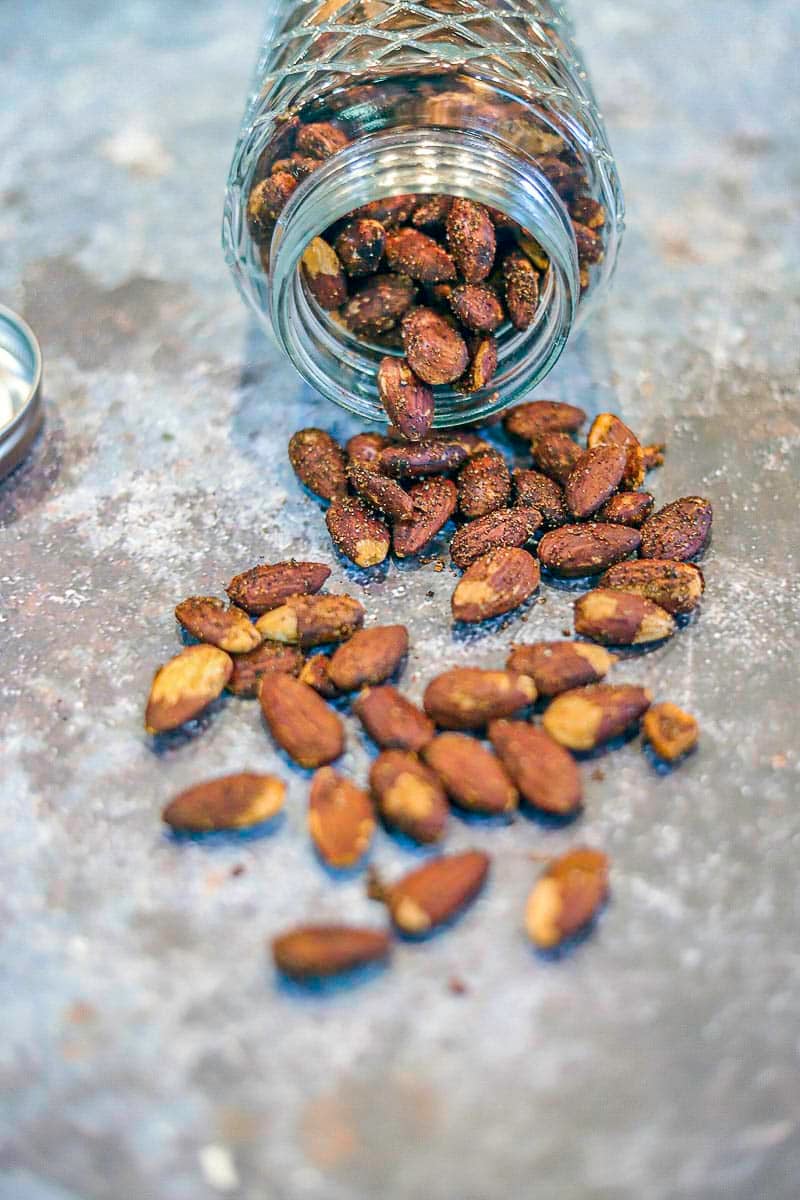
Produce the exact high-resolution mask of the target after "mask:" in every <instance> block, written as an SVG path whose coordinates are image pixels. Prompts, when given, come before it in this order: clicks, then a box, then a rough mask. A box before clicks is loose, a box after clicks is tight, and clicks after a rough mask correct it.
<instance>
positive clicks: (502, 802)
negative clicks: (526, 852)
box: [422, 733, 518, 816]
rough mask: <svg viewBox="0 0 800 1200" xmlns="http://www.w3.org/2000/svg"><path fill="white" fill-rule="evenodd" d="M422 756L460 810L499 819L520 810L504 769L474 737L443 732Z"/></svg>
mask: <svg viewBox="0 0 800 1200" xmlns="http://www.w3.org/2000/svg"><path fill="white" fill-rule="evenodd" d="M422 756H423V758H424V759H425V762H426V763H427V764H428V766H429V767H430V768H431V770H433V771H435V772H436V774H437V775H438V776H439V779H440V780H441V781H442V783H443V784H444V789H445V791H446V792H447V794H448V796H449V797H450V799H451V800H454V801H455V803H456V804H458V805H460V807H461V808H466V809H468V810H469V811H470V812H476V813H484V814H486V815H488V816H498V815H500V814H501V813H509V812H512V811H513V810H514V809H515V808H516V807H517V799H518V797H517V789H516V788H515V787H514V785H513V783H512V782H511V780H510V779H509V777H508V775H507V774H506V771H505V769H504V768H503V766H502V765H501V764H500V762H499V761H498V759H497V758H496V757H495V755H494V754H492V753H491V752H490V751H489V750H487V749H486V747H485V746H483V745H482V744H481V743H480V742H479V741H477V740H476V739H475V738H473V737H469V736H468V735H467V734H465V733H440V734H439V736H438V737H435V738H434V739H433V741H432V742H429V743H428V745H427V746H426V747H425V749H424V751H423V755H422Z"/></svg>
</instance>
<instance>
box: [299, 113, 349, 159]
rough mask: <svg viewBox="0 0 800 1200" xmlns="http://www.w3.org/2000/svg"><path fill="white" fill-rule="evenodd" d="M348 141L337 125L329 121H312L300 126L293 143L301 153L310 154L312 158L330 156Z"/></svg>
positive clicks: (342, 147) (341, 148)
mask: <svg viewBox="0 0 800 1200" xmlns="http://www.w3.org/2000/svg"><path fill="white" fill-rule="evenodd" d="M349 141H350V139H349V137H348V136H347V134H346V133H345V132H344V130H343V129H340V128H339V127H338V125H334V124H333V123H332V122H331V121H314V122H312V123H311V124H309V125H301V126H300V128H299V130H298V131H297V142H296V143H295V145H296V148H297V149H298V150H299V151H300V152H301V153H302V154H310V155H311V156H312V157H313V158H330V157H331V155H332V154H336V152H337V151H338V150H343V149H344V148H345V146H347V145H348V143H349Z"/></svg>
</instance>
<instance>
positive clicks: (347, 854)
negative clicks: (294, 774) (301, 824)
mask: <svg viewBox="0 0 800 1200" xmlns="http://www.w3.org/2000/svg"><path fill="white" fill-rule="evenodd" d="M308 832H309V833H310V835H311V840H312V841H313V843H314V845H315V846H316V848H317V851H318V853H319V855H320V858H322V860H323V861H324V862H326V863H327V864H328V866H329V867H334V868H336V869H337V870H343V869H344V868H347V867H353V866H355V864H356V863H357V862H358V861H359V859H361V858H363V857H364V855H365V854H366V852H367V850H368V849H369V844H370V842H371V841H372V835H373V833H374V832H375V814H374V812H373V809H372V801H371V800H370V798H369V796H368V794H367V793H366V792H365V791H363V790H362V789H361V788H359V787H356V785H355V784H354V783H351V781H350V780H349V779H345V778H344V776H342V775H339V774H338V772H336V771H334V769H333V767H320V769H319V770H318V771H316V772H315V774H314V778H313V779H312V780H311V791H310V792H309V796H308Z"/></svg>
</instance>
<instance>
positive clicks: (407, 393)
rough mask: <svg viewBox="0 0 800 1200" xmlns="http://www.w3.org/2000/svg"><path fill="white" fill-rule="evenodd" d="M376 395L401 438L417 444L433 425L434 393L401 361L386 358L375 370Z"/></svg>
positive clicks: (401, 359)
mask: <svg viewBox="0 0 800 1200" xmlns="http://www.w3.org/2000/svg"><path fill="white" fill-rule="evenodd" d="M378 395H379V396H380V399H381V404H382V405H383V407H384V409H385V410H386V415H387V417H388V418H389V420H390V421H392V422H393V424H394V425H396V426H397V428H398V429H399V431H400V433H402V435H403V437H404V438H407V439H408V440H409V441H411V442H418V441H419V440H420V439H421V438H423V437H424V436H425V434H426V433H427V432H428V430H429V429H430V427H431V423H432V421H433V392H432V391H431V389H430V388H429V387H428V386H427V385H426V384H424V383H423V382H422V380H421V379H417V376H416V375H415V374H414V372H413V371H412V370H411V367H410V366H409V365H408V363H407V362H406V361H405V359H404V358H392V357H391V356H390V355H387V356H386V358H382V359H381V361H380V364H379V366H378Z"/></svg>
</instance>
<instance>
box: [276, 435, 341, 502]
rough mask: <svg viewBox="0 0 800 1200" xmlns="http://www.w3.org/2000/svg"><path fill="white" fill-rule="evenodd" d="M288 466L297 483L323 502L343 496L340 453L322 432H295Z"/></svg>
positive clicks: (336, 443) (332, 441)
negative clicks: (297, 480) (289, 465)
mask: <svg viewBox="0 0 800 1200" xmlns="http://www.w3.org/2000/svg"><path fill="white" fill-rule="evenodd" d="M289 462H290V463H291V464H292V468H293V469H294V473H295V475H296V476H297V478H298V479H299V480H300V482H301V483H303V484H305V486H306V487H307V488H308V489H309V491H311V492H314V493H315V495H317V496H320V497H321V498H322V499H323V500H335V499H336V498H337V496H345V495H346V494H347V473H346V471H345V457H344V451H343V450H342V448H341V446H340V445H339V444H338V442H335V441H334V440H333V438H332V437H331V435H330V434H329V433H326V432H325V430H324V429H299V430H298V431H297V433H295V434H293V435H292V437H291V439H290V441H289Z"/></svg>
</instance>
